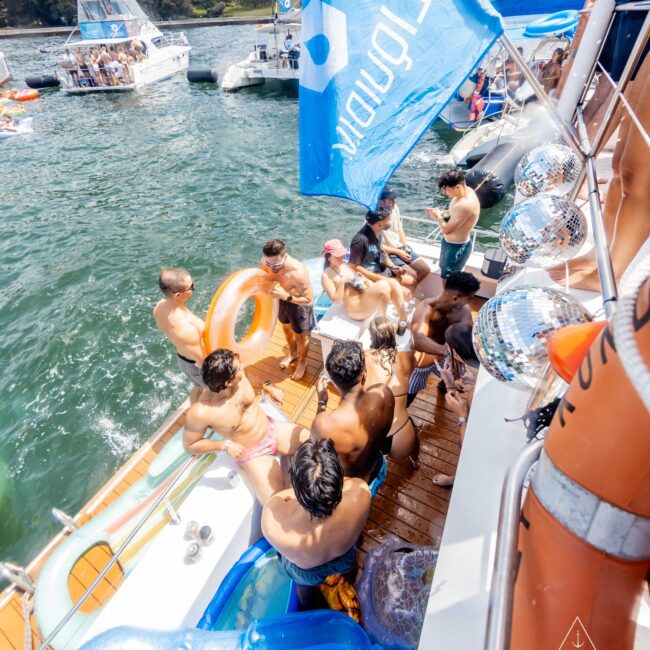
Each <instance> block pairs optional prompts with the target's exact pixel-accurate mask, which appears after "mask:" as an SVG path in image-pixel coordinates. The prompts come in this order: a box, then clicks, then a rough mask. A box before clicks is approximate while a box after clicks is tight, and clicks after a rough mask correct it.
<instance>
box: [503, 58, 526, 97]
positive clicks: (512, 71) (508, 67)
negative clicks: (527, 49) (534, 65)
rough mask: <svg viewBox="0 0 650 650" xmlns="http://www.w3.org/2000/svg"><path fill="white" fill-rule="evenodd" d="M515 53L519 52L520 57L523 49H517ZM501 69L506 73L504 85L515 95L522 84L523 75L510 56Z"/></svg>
mask: <svg viewBox="0 0 650 650" xmlns="http://www.w3.org/2000/svg"><path fill="white" fill-rule="evenodd" d="M517 52H519V54H520V55H521V56H522V57H523V56H524V48H523V47H518V48H517ZM503 68H504V71H505V73H506V85H507V86H508V88H509V89H510V90H511V91H512V92H513V93H516V92H517V90H518V89H519V87H520V86H521V84H522V83H523V82H524V73H523V72H522V71H521V70H520V69H519V66H518V65H517V64H516V63H515V61H514V59H513V58H512V57H510V56H509V57H508V59H507V60H506V62H505V65H504V66H503Z"/></svg>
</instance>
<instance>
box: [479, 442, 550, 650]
mask: <svg viewBox="0 0 650 650" xmlns="http://www.w3.org/2000/svg"><path fill="white" fill-rule="evenodd" d="M543 446H544V441H543V440H537V441H535V442H533V443H531V444H528V445H526V446H525V447H524V448H523V449H522V451H521V452H519V455H518V456H517V458H516V459H515V462H514V463H513V464H512V465H511V466H510V469H509V470H508V473H507V474H506V477H505V479H504V481H503V491H502V492H501V505H500V509H499V523H498V527H497V546H496V552H495V557H494V571H493V573H492V587H491V589H490V604H489V606H488V619H487V629H486V632H485V650H509V648H510V630H511V627H512V605H513V602H514V582H515V576H516V572H517V541H518V539H519V519H520V514H521V495H522V492H523V487H524V481H525V479H526V476H527V474H528V472H529V471H530V468H531V467H532V466H533V465H534V464H535V463H536V462H537V459H538V458H539V456H540V454H541V452H542V447H543Z"/></svg>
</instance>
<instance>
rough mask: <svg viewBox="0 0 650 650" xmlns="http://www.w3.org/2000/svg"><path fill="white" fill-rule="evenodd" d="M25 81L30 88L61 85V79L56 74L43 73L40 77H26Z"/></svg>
mask: <svg viewBox="0 0 650 650" xmlns="http://www.w3.org/2000/svg"><path fill="white" fill-rule="evenodd" d="M25 83H26V84H27V85H28V86H29V87H30V88H36V89H38V88H56V87H58V86H60V85H61V81H60V80H59V78H58V77H57V76H56V75H54V74H42V75H39V76H38V77H25Z"/></svg>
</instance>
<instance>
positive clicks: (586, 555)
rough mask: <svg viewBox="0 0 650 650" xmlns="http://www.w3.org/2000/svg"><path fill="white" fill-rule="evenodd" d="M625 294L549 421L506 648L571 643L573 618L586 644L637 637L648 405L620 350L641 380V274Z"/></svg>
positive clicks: (648, 303) (645, 359)
mask: <svg viewBox="0 0 650 650" xmlns="http://www.w3.org/2000/svg"><path fill="white" fill-rule="evenodd" d="M634 303H635V304H634ZM633 304H634V307H633V309H632V310H631V313H628V312H627V311H626V312H625V313H621V314H617V315H616V317H615V318H614V321H615V322H614V323H612V322H610V323H608V324H607V326H606V327H605V328H604V329H602V331H601V333H600V334H599V336H598V337H597V338H596V339H595V341H594V342H593V344H592V345H591V347H590V348H589V350H588V352H587V353H586V355H585V356H584V358H583V359H582V362H581V364H580V367H579V368H578V371H577V372H576V374H575V375H574V377H573V379H572V381H571V384H570V385H569V388H568V389H567V391H566V393H565V395H564V397H563V398H562V400H561V402H560V404H559V406H558V408H557V411H556V413H555V416H554V417H553V421H552V422H551V426H550V428H549V432H548V435H547V437H546V440H545V442H544V449H543V451H542V455H541V457H540V460H539V463H538V464H537V468H536V470H535V473H534V475H533V478H532V480H531V484H530V487H529V489H528V492H527V495H526V500H525V502H524V507H523V512H522V516H521V524H520V527H519V541H518V546H519V548H518V551H519V553H518V555H519V561H518V566H519V568H518V574H517V577H516V582H515V592H514V609H513V626H512V638H511V642H510V646H511V647H512V648H524V647H525V648H530V649H531V650H542V648H559V647H563V648H564V647H568V645H567V644H565V643H564V642H563V639H570V640H571V641H572V643H573V641H574V640H575V639H576V638H577V635H576V629H577V630H578V632H579V636H580V637H581V639H582V640H583V642H584V640H585V637H586V635H588V637H589V639H590V641H591V643H590V645H589V647H594V648H616V649H617V650H632V648H633V647H634V645H635V643H634V638H635V632H636V625H635V622H636V612H637V609H638V604H639V600H640V598H641V594H642V591H643V588H644V583H645V580H646V579H647V576H648V570H649V569H650V472H648V459H649V458H650V436H649V435H648V432H649V431H650V414H649V413H648V410H647V409H646V406H645V404H644V402H643V401H642V400H641V397H640V395H639V394H638V393H637V388H635V386H634V385H633V384H632V383H631V380H630V376H629V375H628V373H627V372H626V370H625V369H624V366H623V362H622V357H623V355H624V354H625V356H626V357H627V358H629V356H630V355H629V350H630V349H634V348H636V349H637V353H638V356H639V357H640V359H639V361H638V362H635V365H636V366H637V368H638V371H637V373H634V374H633V376H634V379H635V383H638V384H639V388H642V386H641V385H640V384H641V382H643V381H644V379H643V378H642V377H643V374H644V373H643V372H642V371H643V366H644V365H645V367H646V368H647V367H648V365H650V278H646V279H645V281H644V282H643V284H642V285H641V287H640V288H639V290H638V291H637V292H636V297H635V298H634V301H633ZM619 305H621V306H619V307H618V310H621V309H622V303H621V302H619ZM628 316H629V319H628ZM621 317H622V318H623V319H625V322H623V323H621V321H619V318H621ZM622 325H623V326H626V325H627V327H629V329H630V330H631V331H630V333H629V337H628V335H627V333H626V334H625V335H623V334H622V333H621V332H617V329H618V328H619V327H621V326H622ZM622 336H624V338H622V339H621V337H622ZM621 343H623V344H624V345H625V350H622V349H621ZM576 621H579V625H578V624H577V623H576ZM579 628H582V629H579Z"/></svg>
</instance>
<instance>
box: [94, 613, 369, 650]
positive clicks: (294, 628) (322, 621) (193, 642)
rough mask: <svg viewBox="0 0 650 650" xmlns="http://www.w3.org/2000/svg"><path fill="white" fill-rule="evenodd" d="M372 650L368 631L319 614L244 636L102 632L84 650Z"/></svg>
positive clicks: (272, 619)
mask: <svg viewBox="0 0 650 650" xmlns="http://www.w3.org/2000/svg"><path fill="white" fill-rule="evenodd" d="M315 640H317V644H318V645H317V647H319V648H323V650H325V649H326V648H327V649H328V650H372V649H373V646H372V644H371V643H370V640H369V639H368V635H367V634H366V633H365V632H364V631H363V628H362V627H361V626H360V625H358V624H357V623H355V622H354V621H353V620H352V619H350V618H349V617H348V616H346V615H345V614H341V613H340V612H330V611H328V610H318V611H312V612H299V613H297V614H285V615H284V616H269V617H268V618H262V619H260V620H258V621H254V622H253V623H252V624H251V625H250V627H248V628H247V629H245V630H241V631H240V630H230V631H227V632H207V631H205V630H197V629H193V628H183V629H180V630H172V631H164V632H162V631H156V630H141V629H138V628H135V627H127V626H123V627H116V628H113V629H112V630H107V631H106V632H102V634H99V635H98V636H96V637H95V638H94V639H92V640H90V641H88V643H85V644H84V645H83V646H82V650H115V649H116V648H129V650H160V648H192V650H226V649H227V650H311V649H313V648H314V647H315V645H314V641H315Z"/></svg>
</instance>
